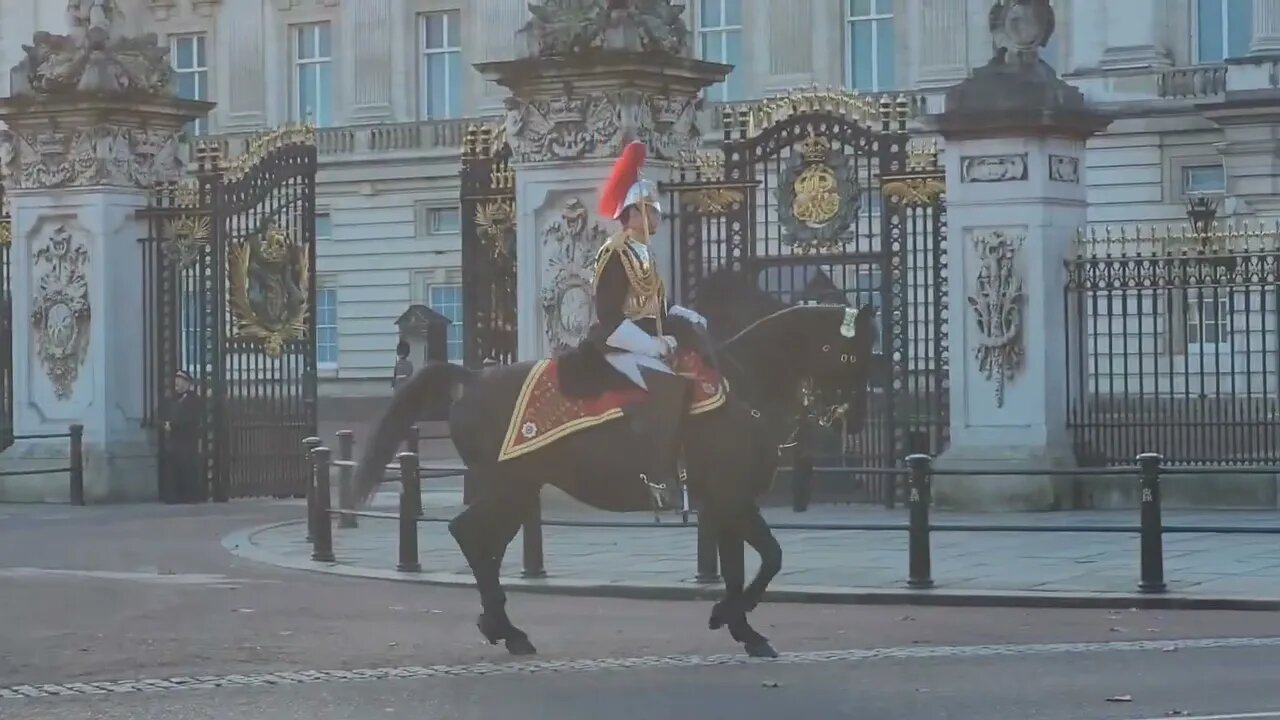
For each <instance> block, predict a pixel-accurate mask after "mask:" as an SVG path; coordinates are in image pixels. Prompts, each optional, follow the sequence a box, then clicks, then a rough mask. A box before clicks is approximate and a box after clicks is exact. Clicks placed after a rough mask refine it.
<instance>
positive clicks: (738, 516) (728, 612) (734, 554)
mask: <svg viewBox="0 0 1280 720" xmlns="http://www.w3.org/2000/svg"><path fill="white" fill-rule="evenodd" d="M753 514H758V513H745V512H741V511H738V512H730V513H724V514H721V515H719V516H718V517H717V518H716V523H715V530H716V539H717V545H718V547H719V554H720V575H721V576H722V577H723V578H724V590H725V593H724V599H722V600H721V601H720V602H718V603H716V604H715V606H714V607H712V608H711V621H710V622H709V623H708V625H709V626H710V628H711V629H712V630H718V629H720V628H721V627H723V626H728V628H729V635H730V636H731V637H733V639H734V640H736V641H738V642H740V643H742V645H743V648H744V649H745V650H746V651H747V654H748V655H750V656H751V657H768V658H774V657H778V651H776V650H774V649H773V646H772V645H770V644H769V639H768V638H766V637H765V636H763V635H761V634H760V633H759V632H757V631H756V629H755V628H753V627H751V624H750V623H748V622H747V600H746V597H745V594H744V591H743V583H744V582H745V581H746V568H745V563H744V562H743V557H742V553H743V546H744V538H745V535H746V528H747V527H748V526H747V525H746V522H747V521H748V520H749V519H750V516H751V515H753Z"/></svg>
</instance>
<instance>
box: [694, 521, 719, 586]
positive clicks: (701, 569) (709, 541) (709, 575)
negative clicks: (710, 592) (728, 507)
mask: <svg viewBox="0 0 1280 720" xmlns="http://www.w3.org/2000/svg"><path fill="white" fill-rule="evenodd" d="M713 525H714V523H713V521H712V520H711V516H710V514H709V513H708V512H707V511H706V508H705V507H703V503H699V504H698V574H697V576H695V577H694V580H695V581H696V582H700V583H716V582H720V562H719V555H718V552H719V543H717V542H716V533H715V528H714V527H713Z"/></svg>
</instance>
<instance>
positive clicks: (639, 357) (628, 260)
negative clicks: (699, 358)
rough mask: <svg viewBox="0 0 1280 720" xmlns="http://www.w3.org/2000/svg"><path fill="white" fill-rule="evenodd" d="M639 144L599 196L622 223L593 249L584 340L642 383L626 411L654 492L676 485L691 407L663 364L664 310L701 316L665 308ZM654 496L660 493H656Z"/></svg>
mask: <svg viewBox="0 0 1280 720" xmlns="http://www.w3.org/2000/svg"><path fill="white" fill-rule="evenodd" d="M644 159H645V146H644V144H643V143H640V142H633V143H631V144H629V145H628V146H627V147H626V149H625V150H623V153H622V156H621V157H620V158H619V159H618V161H617V163H616V164H615V165H614V168H613V172H612V174H611V175H610V177H609V180H608V181H607V182H606V184H605V186H604V188H602V190H601V195H600V205H599V211H600V214H602V215H605V216H607V217H611V218H613V219H615V220H618V221H619V222H621V223H622V229H621V230H620V231H619V232H617V233H615V234H614V235H612V236H611V237H610V238H609V239H608V241H606V242H605V244H604V245H603V246H601V248H600V249H599V251H598V252H597V253H596V260H595V264H596V270H595V283H594V291H595V310H596V323H595V324H594V325H593V326H592V327H591V329H590V330H589V331H588V333H587V341H586V344H588V345H590V346H592V347H594V348H595V349H597V350H598V351H599V352H601V353H602V354H603V355H604V359H605V360H606V361H608V363H609V365H611V366H612V367H613V369H614V370H617V371H618V372H619V373H621V374H622V375H623V376H625V377H626V378H627V379H628V380H630V381H631V382H632V383H634V384H635V385H638V386H639V387H641V388H644V390H645V391H646V400H645V402H644V403H643V404H639V405H633V406H631V407H629V408H627V409H626V411H625V412H626V414H627V415H628V416H630V417H631V418H632V426H633V427H635V428H636V429H637V430H638V431H639V432H640V433H641V436H642V443H641V446H640V447H639V451H640V452H641V453H643V457H646V458H648V459H649V460H648V462H647V463H646V464H647V466H648V468H649V470H648V472H646V473H644V474H643V475H642V477H641V479H642V480H644V482H646V483H648V484H649V486H650V488H651V489H653V490H655V491H656V490H660V489H662V488H666V487H670V488H674V487H676V484H675V483H674V482H673V481H674V480H675V479H676V476H677V466H678V465H679V456H680V443H681V437H682V432H683V420H684V418H685V416H686V415H687V413H688V411H689V403H690V397H691V396H690V392H691V390H692V385H691V383H690V380H689V379H687V378H685V377H683V376H681V375H678V374H676V373H675V372H674V371H673V370H672V368H671V366H670V364H669V362H670V360H671V359H672V358H673V357H674V355H675V352H676V349H677V348H676V346H677V343H676V339H675V338H674V337H672V336H671V335H668V334H664V332H663V324H664V322H666V320H667V318H668V317H669V316H677V317H681V318H683V319H685V320H687V321H689V322H691V323H693V324H695V325H701V326H703V327H705V326H706V319H705V318H703V317H702V316H701V315H698V314H697V313H695V312H693V311H691V310H688V309H686V308H682V307H680V306H678V305H677V306H673V307H671V308H668V307H667V294H666V288H665V287H664V285H663V282H662V276H661V275H659V274H658V269H657V267H656V266H655V264H654V258H653V254H652V251H651V248H650V246H649V239H650V238H651V237H652V232H653V230H654V228H656V227H657V224H658V222H659V220H660V219H661V216H662V204H661V202H660V201H659V199H658V192H657V187H656V186H655V185H654V183H653V181H651V180H646V179H643V178H641V177H640V168H641V166H642V165H643V164H644ZM654 495H655V498H659V500H660V499H661V498H660V494H659V493H657V492H655V493H654Z"/></svg>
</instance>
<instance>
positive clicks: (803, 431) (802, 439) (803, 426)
mask: <svg viewBox="0 0 1280 720" xmlns="http://www.w3.org/2000/svg"><path fill="white" fill-rule="evenodd" d="M791 456H792V458H794V459H793V461H792V463H791V467H792V470H791V509H792V511H794V512H798V513H801V512H805V511H806V510H808V509H809V500H810V499H811V498H812V497H813V416H812V415H810V414H809V413H808V412H805V413H803V414H801V415H800V424H799V425H798V426H797V427H796V446H795V449H794V450H792V453H791Z"/></svg>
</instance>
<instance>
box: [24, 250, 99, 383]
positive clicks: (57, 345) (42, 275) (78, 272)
mask: <svg viewBox="0 0 1280 720" xmlns="http://www.w3.org/2000/svg"><path fill="white" fill-rule="evenodd" d="M32 261H33V265H34V269H35V272H34V274H33V277H34V279H35V293H34V297H33V298H32V306H33V307H32V310H31V325H32V328H31V329H32V331H33V333H32V334H34V335H35V337H36V348H35V350H36V357H37V358H38V359H39V361H40V364H41V365H43V366H44V370H45V374H46V375H47V376H48V377H49V381H50V382H51V383H52V384H53V393H54V395H55V396H56V397H57V398H58V399H59V400H67V399H69V398H70V397H71V396H72V394H73V393H74V391H75V382H76V378H78V377H79V375H80V367H81V366H82V365H84V362H85V359H86V356H87V354H88V351H89V319H90V308H89V277H88V265H89V248H88V247H87V246H86V245H85V244H84V242H83V241H82V240H80V239H79V238H77V237H76V236H75V235H74V234H73V233H72V232H71V231H70V230H69V229H67V227H66V226H65V225H57V226H56V227H54V228H53V231H52V232H50V233H49V235H48V236H46V237H44V238H43V239H41V240H39V241H38V242H36V243H35V244H34V246H33V252H32Z"/></svg>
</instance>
